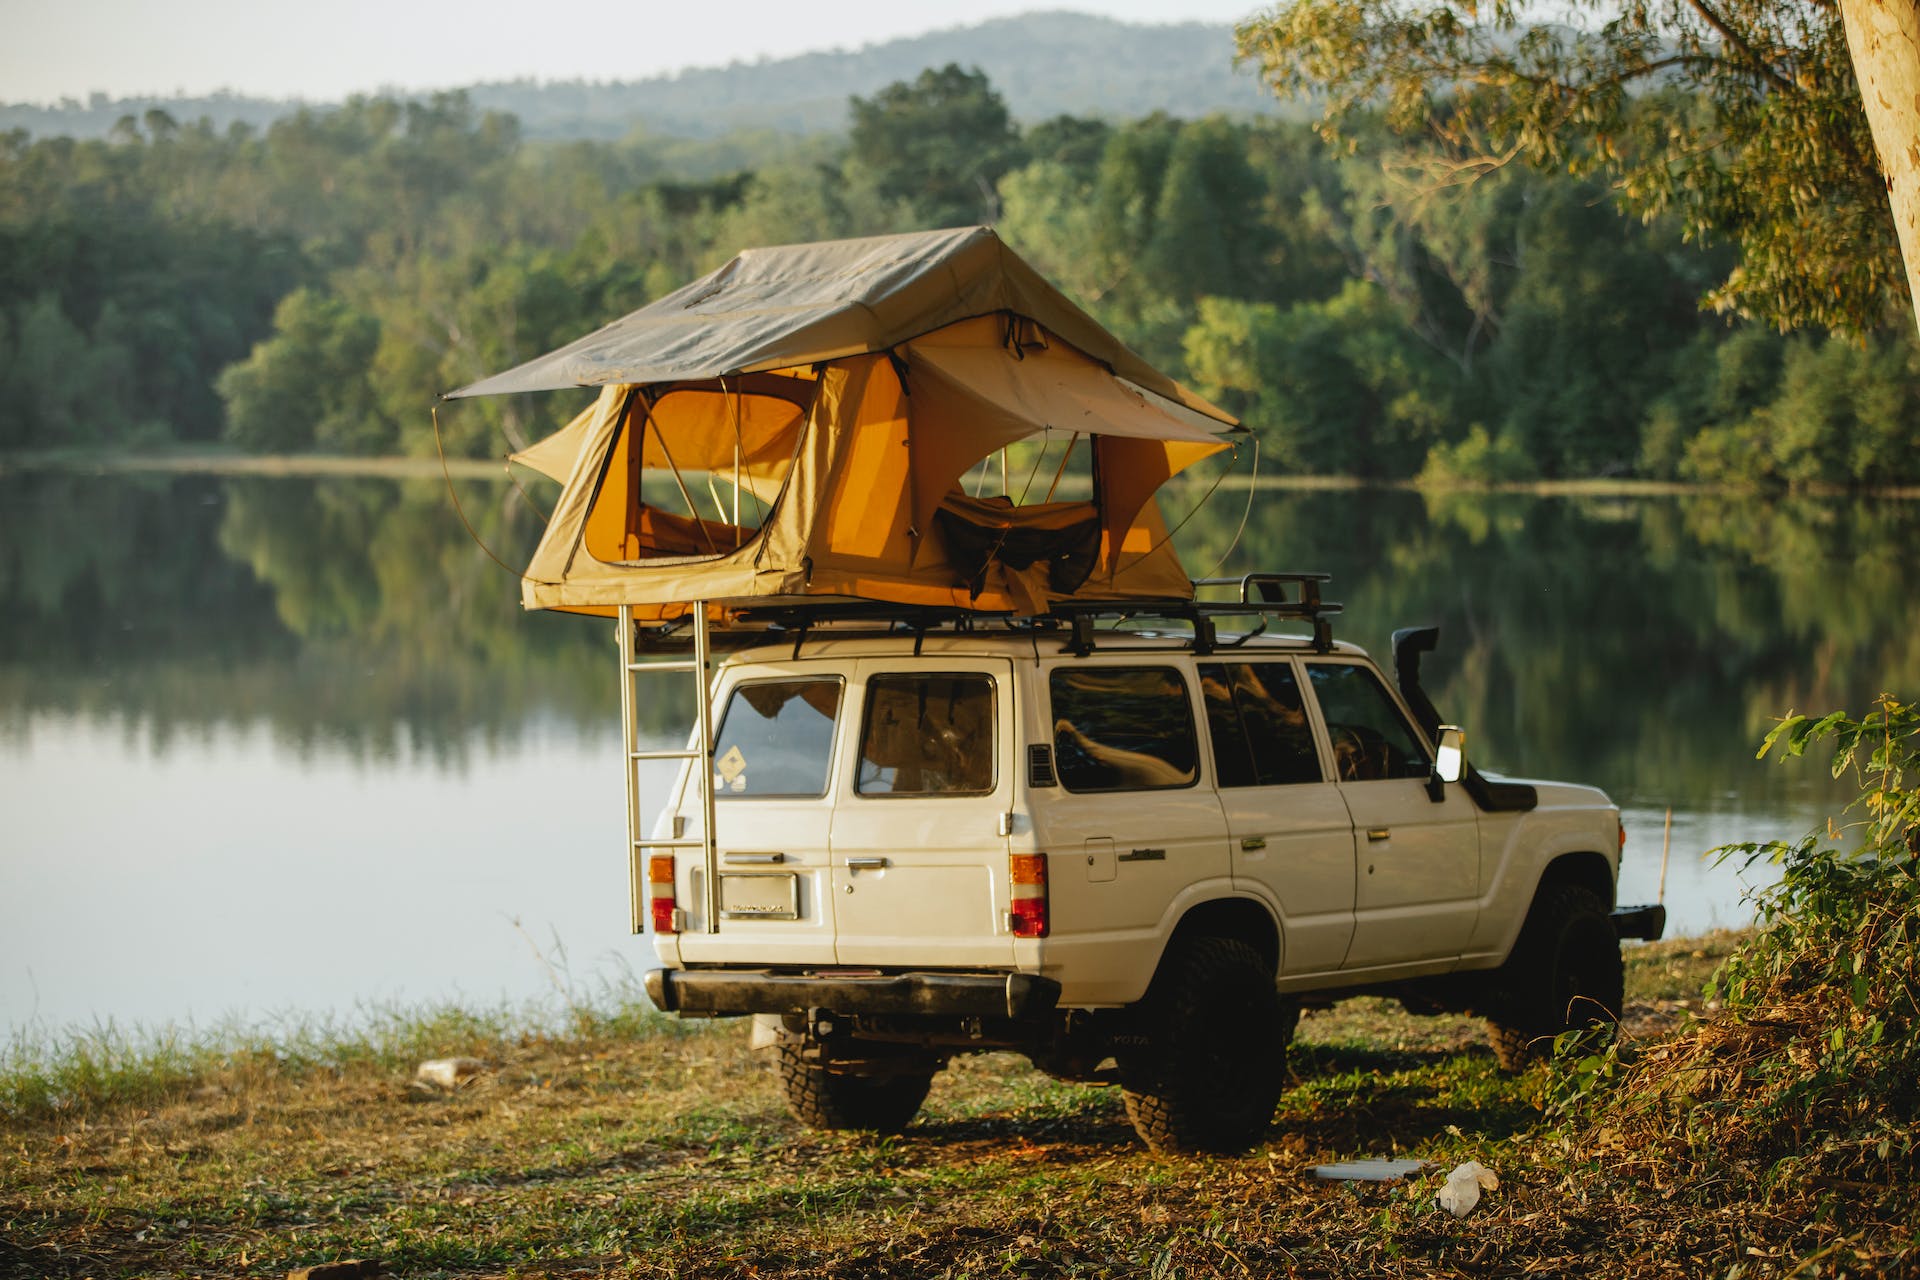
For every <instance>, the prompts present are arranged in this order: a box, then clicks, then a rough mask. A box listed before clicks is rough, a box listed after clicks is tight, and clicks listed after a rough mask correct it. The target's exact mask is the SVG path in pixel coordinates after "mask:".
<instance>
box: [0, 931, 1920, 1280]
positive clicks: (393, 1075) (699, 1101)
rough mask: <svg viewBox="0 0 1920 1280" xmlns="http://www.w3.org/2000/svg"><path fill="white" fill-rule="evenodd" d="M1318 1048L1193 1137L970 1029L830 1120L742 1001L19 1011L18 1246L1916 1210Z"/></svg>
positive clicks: (1435, 1253) (1363, 1255) (1443, 1034)
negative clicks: (429, 1072) (1249, 1119)
mask: <svg viewBox="0 0 1920 1280" xmlns="http://www.w3.org/2000/svg"><path fill="white" fill-rule="evenodd" d="M1731 943H1732V938H1731V937H1730V936H1729V935H1719V936H1716V937H1714V938H1709V939H1703V940H1694V941H1688V942H1679V943H1663V944H1655V945H1652V946H1647V947H1639V948H1635V949H1634V950H1632V951H1630V952H1629V969H1628V990H1629V1005H1630V1007H1629V1010H1628V1017H1627V1020H1626V1028H1627V1033H1628V1035H1629V1036H1630V1037H1634V1038H1635V1039H1636V1040H1638V1041H1644V1042H1647V1043H1658V1042H1659V1041H1660V1039H1661V1038H1662V1037H1667V1036H1672V1035H1673V1034H1675V1033H1676V1032H1677V1031H1684V1030H1685V1029H1686V1028H1688V1027H1689V1026H1691V1025H1693V1023H1692V1020H1693V1019H1694V1018H1695V1017H1696V1016H1705V1015H1710V1013H1711V1010H1708V1009H1706V1008H1705V1007H1704V1002H1703V998H1702V994H1701V992H1702V987H1703V985H1704V983H1705V980H1706V978H1707V976H1708V974H1709V973H1710V972H1711V971H1712V970H1713V968H1714V967H1715V966H1716V965H1717V964H1718V962H1719V960H1720V958H1722V957H1723V956H1724V955H1725V953H1726V951H1727V949H1728V947H1729V946H1730V945H1731ZM516 1026H518V1027H519V1029H516ZM451 1054H471V1055H472V1056H476V1057H482V1058H485V1059H486V1060H487V1061H488V1062H489V1063H490V1064H491V1068H492V1069H490V1070H489V1071H487V1072H485V1073H484V1074H482V1075H480V1076H478V1077H476V1078H474V1079H473V1080H472V1081H471V1082H470V1083H469V1084H468V1085H466V1086H465V1087H463V1088H460V1089H458V1090H455V1091H453V1092H440V1091H436V1090H430V1089H426V1088H423V1087H418V1086H415V1085H414V1084H413V1083H412V1067H413V1065H414V1063H415V1062H416V1061H417V1060H418V1059H419V1058H422V1057H426V1056H442V1055H451ZM1291 1069H1292V1072H1293V1077H1294V1078H1293V1081H1292V1084H1291V1087H1290V1088H1289V1090H1288V1091H1287V1093H1286V1095H1285V1096H1284V1098H1283V1100H1282V1102H1281V1106H1280V1110H1279V1113H1278V1115H1277V1117H1276V1122H1275V1125H1274V1128H1273V1130H1272V1133H1271V1135H1270V1137H1269V1140H1268V1142H1267V1143H1266V1144H1265V1145H1264V1146H1262V1147H1261V1148H1260V1149H1258V1150H1256V1151H1255V1152H1253V1153H1252V1154H1250V1155H1247V1156H1242V1157H1235V1158H1173V1157H1161V1156H1155V1155H1152V1154H1151V1153H1149V1152H1147V1151H1146V1150H1145V1148H1143V1147H1142V1146H1141V1145H1140V1144H1139V1142H1138V1141H1137V1140H1136V1139H1135V1137H1134V1135H1133V1133H1132V1131H1131V1129H1130V1128H1129V1127H1128V1125H1127V1122H1126V1117H1125V1113H1124V1110H1123V1108H1122V1106H1121V1099H1120V1097H1119V1095H1118V1093H1117V1092H1115V1091H1113V1090H1109V1089H1100V1088H1095V1087H1084V1086H1071V1085H1063V1084H1058V1083H1055V1082H1053V1081H1050V1080H1048V1079H1046V1078H1045V1077H1043V1076H1041V1075H1039V1074H1038V1073H1036V1072H1034V1071H1032V1070H1031V1069H1030V1068H1029V1067H1027V1065H1026V1064H1025V1062H1024V1061H1023V1060H1021V1059H1018V1058H1016V1057H1013V1056H1010V1055H1000V1054H996V1055H986V1056H982V1057H977V1058H968V1059H961V1060H958V1061H956V1062H955V1063H954V1065H953V1066H952V1067H950V1068H949V1069H948V1070H947V1071H945V1072H943V1073H942V1074H941V1076H940V1077H939V1078H938V1079H937V1080H936V1083H935V1086H934V1091H933V1094H932V1096H931V1098H930V1099H929V1100H928V1103H927V1107H926V1109H925V1110H924V1111H923V1113H922V1115H921V1118H920V1120H919V1121H918V1122H916V1123H915V1124H914V1126H913V1127H912V1128H910V1129H909V1130H908V1131H907V1133H905V1134H904V1135H901V1136H899V1137H896V1138H887V1139H877V1138H869V1137H862V1136H856V1135H843V1134H824V1133H815V1132H811V1131H808V1130H805V1129H802V1128H800V1127H799V1126H798V1125H797V1124H795V1123H794V1122H793V1121H792V1120H791V1119H790V1118H789V1117H788V1116H787V1114H786V1111H785V1109H784V1107H783V1105H782V1103H781V1101H780V1098H779V1094H778V1090H777V1088H776V1086H775V1084H774V1082H773V1080H772V1078H771V1076H770V1074H769V1073H768V1071H767V1070H766V1068H765V1065H764V1063H763V1062H761V1061H760V1059H759V1058H758V1057H757V1056H756V1055H754V1054H752V1053H751V1052H750V1051H749V1050H748V1049H747V1048H746V1029H745V1027H744V1026H743V1025H741V1024H740V1023H737V1022H725V1023H714V1024H698V1023H685V1024H683V1023H675V1022H671V1021H668V1020H665V1019H661V1018H659V1017H658V1016H657V1015H652V1014H649V1013H640V1012H637V1011H635V1010H633V1009H631V1008H619V1007H614V1006H611V1005H609V1006H608V1007H606V1008H604V1009H602V1010H600V1011H592V1010H584V1011H579V1012H577V1013H576V1015H575V1016H573V1017H571V1018H569V1019H567V1020H566V1021H565V1022H564V1023H560V1024H554V1023H552V1021H551V1020H549V1022H548V1023H547V1024H539V1025H532V1026H527V1025H525V1024H524V1023H517V1021H516V1018H515V1016H514V1015H511V1014H507V1013H503V1014H501V1015H498V1016H488V1017H475V1016H471V1015H459V1014H456V1013H453V1012H449V1011H439V1012H435V1013H431V1014H429V1015H426V1016H423V1017H419V1018H414V1019H408V1018H406V1017H403V1016H401V1015H398V1014H395V1015H393V1016H392V1017H391V1018H390V1019H388V1020H387V1021H385V1022H381V1021H378V1020H375V1021H374V1022H373V1023H371V1024H369V1025H367V1026H364V1027H360V1028H359V1029H357V1030H353V1031H341V1030H339V1029H338V1028H334V1029H329V1028H326V1027H324V1026H319V1027H311V1028H306V1029H305V1030H304V1031H303V1032H302V1033H301V1034H297V1035H293V1036H285V1037H282V1039H281V1040H280V1041H278V1042H275V1043H271V1044H269V1043H267V1042H266V1041H265V1040H255V1041H253V1042H250V1043H244V1044H236V1043H233V1042H227V1043H219V1042H216V1041H215V1040H213V1039H211V1038H203V1039H202V1040H200V1041H197V1042H188V1041H184V1040H181V1039H174V1040H171V1041H169V1040H165V1039H160V1040H150V1041H149V1042H148V1043H146V1044H145V1045H144V1046H142V1045H136V1044H132V1043H129V1042H128V1041H127V1040H126V1039H124V1038H122V1039H118V1040H115V1039H112V1038H110V1037H109V1038H103V1037H101V1036H98V1035H95V1036H92V1037H82V1038H79V1039H75V1040H72V1041H69V1042H68V1043H66V1044H65V1045H63V1046H55V1047H53V1048H49V1049H46V1050H44V1051H40V1052H38V1053H37V1056H36V1055H32V1054H28V1053H27V1052H26V1051H25V1050H24V1049H21V1048H18V1047H16V1049H15V1051H14V1052H13V1054H12V1056H11V1057H10V1058H9V1060H8V1061H7V1062H6V1064H5V1067H4V1070H3V1071H0V1108H3V1110H0V1117H4V1119H3V1120H0V1125H3V1126H4V1127H0V1274H4V1275H20V1276H27V1275H31V1276H47V1277H66V1276H71V1277H81V1276H92V1277H101V1278H103V1280H104V1278H105V1277H114V1276H198V1275H205V1276H215V1275H218V1276H230V1275H253V1276H278V1275H284V1274H285V1273H286V1272H287V1271H288V1270H289V1269H290V1268H292V1267H295V1266H299V1265H307V1264H311V1263H315V1262H319V1261H325V1260H329V1259H338V1258H346V1257H363V1258H365V1257H371V1258H379V1259H381V1260H382V1261H383V1262H384V1264H385V1265H386V1267H387V1268H388V1269H389V1270H390V1271H391V1272H392V1273H394V1274H395V1275H398V1276H404V1277H434V1276H531V1275H546V1276H553V1277H560V1276H600V1275H609V1276H652V1275H684V1276H736V1275H758V1276H800V1275H806V1276H813V1275H821V1274H827V1273H831V1274H833V1275H835V1276H836V1277H867V1276H872V1277H881V1276H896V1275H929V1276H938V1275H980V1276H988V1275H1022V1276H1036V1275H1061V1276H1146V1277H1167V1276H1240V1275H1299V1276H1406V1275H1434V1276H1453V1275H1517V1274H1523V1273H1537V1274H1548V1275H1555V1274H1557V1275H1622V1276H1636V1277H1637V1276H1674V1277H1694V1276H1703V1275H1736V1274H1737V1275H1742V1276H1760V1275H1787V1274H1789V1273H1791V1272H1792V1270H1793V1268H1794V1267H1795V1266H1797V1265H1798V1264H1799V1263H1800V1261H1802V1260H1804V1259H1807V1258H1809V1257H1815V1256H1816V1255H1820V1259H1819V1260H1817V1261H1816V1263H1815V1264H1814V1265H1815V1267H1816V1268H1825V1269H1824V1270H1818V1271H1817V1273H1818V1274H1823V1275H1833V1274H1840V1273H1842V1272H1843V1270H1844V1268H1842V1270H1841V1271H1836V1270H1835V1268H1836V1266H1839V1265H1840V1264H1839V1263H1837V1262H1836V1259H1841V1258H1844V1257H1847V1256H1865V1255H1864V1254H1861V1253H1860V1249H1861V1246H1860V1244H1859V1239H1858V1238H1861V1233H1862V1232H1863V1231H1868V1230H1872V1229H1874V1228H1875V1227H1876V1226H1877V1225H1884V1224H1877V1223H1876V1222H1867V1223H1864V1224H1863V1223H1862V1222H1861V1221H1859V1220H1858V1218H1857V1216H1850V1212H1849V1205H1848V1203H1847V1200H1846V1197H1844V1196H1841V1197H1836V1196H1835V1195H1834V1194H1833V1192H1832V1191H1831V1190H1830V1189H1829V1190H1827V1191H1825V1192H1820V1191H1818V1189H1814V1190H1813V1191H1809V1192H1806V1193H1797V1192H1795V1191H1793V1190H1792V1189H1790V1188H1781V1187H1778V1186H1773V1187H1771V1188H1765V1189H1763V1187H1762V1185H1761V1180H1760V1179H1759V1178H1758V1177H1754V1178H1750V1179H1748V1180H1746V1181H1744V1182H1743V1181H1741V1179H1740V1178H1739V1177H1738V1175H1737V1173H1736V1172H1731V1171H1727V1170H1722V1171H1720V1172H1719V1173H1718V1174H1717V1175H1716V1177H1715V1178H1709V1179H1705V1180H1688V1179H1685V1178H1678V1177H1675V1176H1674V1174H1673V1169H1674V1168H1675V1167H1676V1166H1675V1165H1674V1164H1673V1160H1674V1156H1673V1153H1671V1152H1664V1153H1659V1152H1649V1151H1647V1150H1644V1149H1631V1148H1628V1147H1626V1146H1624V1145H1623V1143H1622V1139H1621V1138H1620V1136H1619V1134H1617V1133H1615V1132H1613V1131H1611V1130H1610V1129H1609V1128H1608V1127H1607V1126H1606V1125H1605V1124H1604V1123H1597V1124H1596V1123H1586V1122H1582V1123H1574V1122H1570V1121H1567V1120H1565V1119H1556V1118H1554V1117H1555V1116H1556V1115H1557V1114H1558V1113H1555V1112H1550V1111H1546V1110H1543V1108H1545V1107H1547V1106H1549V1105H1550V1103H1551V1098H1552V1095H1553V1093H1554V1090H1555V1080H1556V1079H1557V1077H1555V1076H1554V1075H1553V1074H1551V1072H1550V1071H1549V1070H1548V1069H1546V1068H1541V1069H1536V1070H1534V1071H1532V1072H1530V1073H1528V1074H1526V1075H1522V1076H1518V1077H1505V1076H1501V1075H1499V1074H1498V1073H1497V1072H1496V1071H1495V1070H1494V1066H1493V1061H1492V1056H1491V1054H1490V1052H1489V1051H1488V1050H1487V1049H1486V1047H1485V1045H1484V1042H1483V1041H1482V1039H1481V1037H1480V1035H1479V1030H1478V1027H1477V1025H1476V1024H1474V1023H1473V1022H1471V1021H1470V1020H1467V1019H1460V1018H1413V1017H1410V1016H1408V1015H1406V1014H1403V1013H1401V1012H1399V1011H1398V1009H1397V1006H1393V1005H1390V1004H1387V1003H1385V1002H1382V1001H1376V1000H1356V1001H1350V1002H1347V1003H1345V1004H1343V1005H1340V1006H1338V1007H1337V1008H1335V1009H1333V1010H1330V1011H1313V1012H1310V1013H1309V1014H1308V1015H1307V1016H1306V1017H1305V1018H1304V1019H1303V1020H1302V1023H1301V1028H1300V1033H1299V1037H1298V1041H1297V1046H1296V1051H1295V1053H1294V1054H1293V1056H1292V1062H1291ZM1399 1155H1410V1156H1415V1157H1421V1158H1425V1159H1427V1160H1430V1161H1432V1162H1433V1166H1432V1168H1431V1169H1430V1170H1429V1171H1428V1172H1427V1173H1426V1174H1424V1175H1420V1176H1416V1177H1414V1178H1412V1179H1410V1180H1407V1181H1405V1182H1402V1183H1396V1184H1357V1183H1332V1182H1325V1181H1322V1180H1320V1179H1317V1178H1316V1177H1314V1176H1313V1174H1312V1172H1311V1168H1312V1166H1313V1165H1315V1164H1319V1163H1325V1162H1331V1161H1334V1160H1340V1159H1348V1158H1355V1157H1367V1156H1399ZM1467 1159H1476V1160H1479V1161H1480V1162H1481V1163H1483V1164H1485V1165H1488V1166H1489V1167H1491V1168H1493V1169H1494V1170H1495V1171H1496V1172H1497V1173H1498V1174H1499V1176H1500V1178H1501V1187H1500V1189H1499V1190H1498V1191H1496V1192H1493V1193H1491V1195H1490V1196H1489V1197H1488V1199H1487V1200H1486V1201H1485V1202H1484V1204H1483V1207H1482V1208H1481V1209H1480V1210H1479V1211H1477V1212H1476V1213H1475V1214H1473V1215H1472V1216H1470V1217H1468V1218H1465V1219H1461V1220H1455V1219H1453V1218H1452V1217H1450V1216H1448V1215H1446V1214H1444V1213H1441V1212H1439V1211H1437V1210H1435V1209H1434V1208H1433V1203H1432V1198H1433V1194H1434V1192H1435V1191H1436V1190H1437V1188H1438V1185H1439V1182H1440V1181H1441V1179H1442V1178H1443V1176H1444V1173H1445V1171H1446V1169H1448V1168H1450V1167H1451V1166H1452V1165H1454V1164H1455V1163H1458V1162H1459V1161H1462V1160H1467ZM1823 1196H1824V1197H1825V1198H1824V1199H1822V1197H1823ZM1883 1234H1884V1232H1883ZM1849 1241H1853V1242H1854V1243H1852V1244H1849V1243H1848V1242H1849ZM1874 1247H1875V1248H1877V1249H1878V1250H1879V1251H1878V1253H1875V1254H1874V1255H1873V1256H1876V1257H1880V1258H1882V1259H1883V1260H1884V1259H1885V1258H1887V1257H1891V1256H1892V1255H1891V1254H1889V1253H1888V1252H1887V1249H1886V1248H1883V1247H1880V1246H1878V1245H1876V1246H1874ZM1823 1250H1824V1251H1826V1252H1825V1253H1824V1254H1822V1251H1823ZM1848 1250H1852V1251H1853V1252H1852V1254H1849V1253H1848ZM1897 1269H1898V1268H1897V1267H1895V1268H1894V1269H1893V1270H1887V1271H1882V1272H1870V1271H1858V1270H1856V1271H1854V1272H1852V1274H1892V1273H1895V1272H1896V1271H1897ZM1815 1273H1816V1272H1815V1271H1807V1270H1802V1271H1801V1272H1799V1274H1815Z"/></svg>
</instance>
